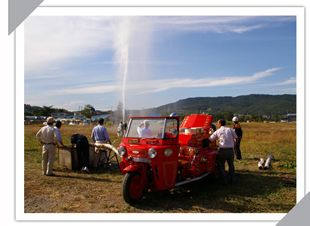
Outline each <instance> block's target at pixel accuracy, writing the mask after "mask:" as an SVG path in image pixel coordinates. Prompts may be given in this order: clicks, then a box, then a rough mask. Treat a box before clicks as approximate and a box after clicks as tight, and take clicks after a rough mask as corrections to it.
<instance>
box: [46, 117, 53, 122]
mask: <svg viewBox="0 0 310 226" xmlns="http://www.w3.org/2000/svg"><path fill="white" fill-rule="evenodd" d="M46 122H47V123H53V122H54V118H53V117H48V118H47V119H46Z"/></svg>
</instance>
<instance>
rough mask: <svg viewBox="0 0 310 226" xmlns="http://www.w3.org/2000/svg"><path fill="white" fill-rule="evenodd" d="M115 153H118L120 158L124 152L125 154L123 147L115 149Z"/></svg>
mask: <svg viewBox="0 0 310 226" xmlns="http://www.w3.org/2000/svg"><path fill="white" fill-rule="evenodd" d="M117 151H118V154H119V155H120V156H123V155H124V154H125V152H126V149H125V148H124V147H123V146H120V147H119V148H118V149H117Z"/></svg>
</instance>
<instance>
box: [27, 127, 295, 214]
mask: <svg viewBox="0 0 310 226" xmlns="http://www.w3.org/2000/svg"><path fill="white" fill-rule="evenodd" d="M241 126H242V129H243V133H244V136H243V140H242V142H241V152H242V157H243V159H242V160H240V161H239V160H237V161H235V168H236V178H237V182H236V184H233V185H232V184H229V185H228V186H222V185H219V184H217V183H214V182H206V181H205V180H201V181H196V182H193V183H190V184H186V185H183V186H180V187H176V188H174V189H171V190H167V191H156V192H149V193H148V194H147V195H146V196H145V197H144V198H143V199H142V200H141V202H140V203H139V204H138V205H137V206H134V207H133V206H129V205H128V204H126V203H125V202H124V201H123V198H122V194H121V186H122V180H123V176H122V175H121V174H120V172H119V170H115V171H113V173H112V174H110V173H109V172H108V171H105V170H103V169H102V170H99V171H98V172H97V173H96V172H95V171H94V170H91V174H83V173H81V172H79V171H74V170H67V169H62V168H59V167H58V163H57V155H56V160H55V165H54V169H55V174H56V176H55V177H46V176H43V175H42V172H41V160H42V157H41V155H42V154H41V153H42V147H41V144H40V143H39V142H38V141H37V140H36V137H35V134H36V132H37V131H38V130H39V129H40V128H41V127H42V125H30V126H29V125H27V126H25V127H24V131H25V135H24V141H25V144H24V148H25V149H24V157H25V158H24V163H25V169H24V170H25V177H24V194H25V200H24V211H25V213H287V212H289V211H290V210H291V209H292V208H293V207H294V206H295V204H296V181H295V180H293V179H291V178H295V177H296V124H295V123H270V124H268V123H243V124H241ZM92 128H93V126H91V125H90V126H82V125H81V126H69V125H63V127H62V128H61V135H62V138H63V142H64V144H65V145H70V136H71V135H72V134H73V133H76V132H77V133H80V134H84V135H85V136H87V137H88V139H89V141H90V140H91V139H90V136H91V132H92ZM107 129H108V132H109V135H110V138H111V140H112V141H114V140H115V139H117V137H116V125H115V126H111V127H107ZM119 143H120V140H118V141H117V142H115V144H114V146H118V144H119ZM269 154H272V155H273V156H274V160H273V161H272V167H271V168H270V169H268V170H259V169H258V167H257V164H258V162H259V160H260V158H261V157H262V158H264V159H266V157H267V155H269ZM226 170H228V166H227V168H226Z"/></svg>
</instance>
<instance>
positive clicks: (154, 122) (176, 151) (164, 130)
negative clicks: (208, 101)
mask: <svg viewBox="0 0 310 226" xmlns="http://www.w3.org/2000/svg"><path fill="white" fill-rule="evenodd" d="M212 121H213V117H212V116H210V115H190V116H186V117H185V118H184V120H183V123H182V124H181V126H180V117H179V116H177V115H176V114H175V113H173V114H171V115H170V116H165V117H163V116H159V117H131V118H129V123H128V130H127V131H126V133H125V136H124V138H123V140H122V142H121V143H120V145H119V147H118V149H117V151H118V155H120V156H122V158H123V161H122V162H120V168H121V172H122V174H123V175H125V177H124V180H123V186H122V193H123V198H124V200H125V202H127V203H128V204H130V205H134V204H136V203H137V202H138V201H139V200H140V199H141V198H142V196H143V195H144V194H145V193H146V192H147V191H148V190H149V189H150V190H167V189H172V188H174V187H176V186H179V185H182V184H186V183H189V182H192V181H196V180H199V179H202V178H205V177H206V176H208V175H209V174H213V175H216V174H217V171H218V169H217V165H216V163H215V158H216V155H217V145H216V142H215V141H214V142H211V143H209V142H208V138H209V137H210V136H211V134H212V133H213V132H214V131H213V129H212V126H211V125H212Z"/></svg>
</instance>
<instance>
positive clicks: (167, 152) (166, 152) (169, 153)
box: [164, 149, 173, 157]
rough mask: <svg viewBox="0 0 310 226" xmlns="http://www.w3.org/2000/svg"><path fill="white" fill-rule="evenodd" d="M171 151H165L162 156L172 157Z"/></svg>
mask: <svg viewBox="0 0 310 226" xmlns="http://www.w3.org/2000/svg"><path fill="white" fill-rule="evenodd" d="M172 153H173V151H171V150H170V149H166V150H165V152H164V154H165V156H166V157H169V156H170V155H172Z"/></svg>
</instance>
